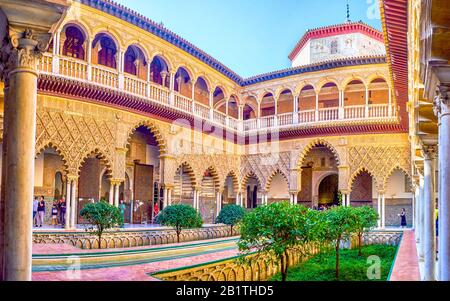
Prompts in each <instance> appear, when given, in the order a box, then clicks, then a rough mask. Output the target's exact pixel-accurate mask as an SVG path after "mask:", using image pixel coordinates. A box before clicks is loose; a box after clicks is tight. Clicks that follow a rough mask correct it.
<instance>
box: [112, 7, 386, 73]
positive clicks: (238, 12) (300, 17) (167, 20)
mask: <svg viewBox="0 0 450 301" xmlns="http://www.w3.org/2000/svg"><path fill="white" fill-rule="evenodd" d="M115 1H116V2H118V3H121V4H123V5H125V6H127V7H129V8H131V9H133V10H136V11H138V12H139V13H141V14H143V15H144V16H147V17H149V18H150V19H152V20H154V21H156V22H158V23H159V22H162V23H163V24H164V26H165V27H166V28H168V29H170V30H171V31H173V32H175V33H177V34H179V35H180V36H182V37H183V38H185V39H186V40H188V41H189V42H191V43H193V44H194V45H196V46H197V47H199V48H200V49H202V50H204V51H205V52H207V53H208V54H210V55H212V56H213V57H214V58H216V59H218V60H219V61H220V62H222V63H223V64H225V65H226V66H228V67H229V68H231V69H232V70H233V71H235V72H237V73H238V74H239V75H241V76H243V77H249V76H253V75H257V74H261V73H266V72H271V71H275V70H280V69H284V68H288V67H290V62H289V59H288V55H289V53H290V52H291V50H292V49H293V48H294V46H295V44H296V43H297V42H298V40H299V39H300V38H301V36H302V35H303V33H304V32H305V31H306V30H307V29H310V28H316V27H321V26H327V25H332V24H338V23H343V22H344V21H345V19H346V4H347V0H115ZM349 3H350V19H351V20H352V21H359V20H362V21H363V22H365V23H367V24H369V25H371V26H373V27H375V28H377V29H381V23H380V18H379V11H378V3H377V0H349Z"/></svg>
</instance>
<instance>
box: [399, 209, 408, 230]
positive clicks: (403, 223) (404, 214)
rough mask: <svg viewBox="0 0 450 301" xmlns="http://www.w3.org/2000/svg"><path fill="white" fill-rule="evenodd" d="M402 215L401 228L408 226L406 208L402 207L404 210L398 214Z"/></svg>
mask: <svg viewBox="0 0 450 301" xmlns="http://www.w3.org/2000/svg"><path fill="white" fill-rule="evenodd" d="M398 216H399V217H400V226H401V228H406V226H407V223H406V210H405V208H402V212H401V213H400V214H399V215H398Z"/></svg>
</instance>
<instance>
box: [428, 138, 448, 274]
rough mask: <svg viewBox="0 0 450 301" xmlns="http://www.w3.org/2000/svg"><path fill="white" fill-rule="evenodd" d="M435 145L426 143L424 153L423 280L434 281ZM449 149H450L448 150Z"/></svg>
mask: <svg viewBox="0 0 450 301" xmlns="http://www.w3.org/2000/svg"><path fill="white" fill-rule="evenodd" d="M436 151H437V147H436V146H435V145H425V146H424V147H423V153H424V157H425V162H424V198H423V201H424V224H423V226H424V234H425V235H424V237H423V241H424V248H425V250H424V255H425V258H424V259H425V267H424V275H423V280H425V281H434V280H436V276H435V264H436V195H435V191H436V187H435V172H436V169H435V165H436ZM447 151H448V150H447Z"/></svg>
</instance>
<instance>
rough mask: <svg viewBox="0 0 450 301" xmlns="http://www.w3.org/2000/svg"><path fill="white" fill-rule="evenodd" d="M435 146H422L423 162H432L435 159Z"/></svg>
mask: <svg viewBox="0 0 450 301" xmlns="http://www.w3.org/2000/svg"><path fill="white" fill-rule="evenodd" d="M437 149H438V148H437V145H436V144H423V145H422V152H423V156H424V157H425V160H433V159H436V155H437Z"/></svg>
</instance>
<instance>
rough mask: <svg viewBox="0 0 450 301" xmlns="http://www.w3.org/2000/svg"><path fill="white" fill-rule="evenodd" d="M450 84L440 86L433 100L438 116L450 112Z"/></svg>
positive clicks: (434, 109)
mask: <svg viewBox="0 0 450 301" xmlns="http://www.w3.org/2000/svg"><path fill="white" fill-rule="evenodd" d="M449 96H450V86H439V87H438V89H437V91H436V96H435V98H434V100H433V111H434V114H435V115H436V116H437V117H442V116H443V115H448V114H450V101H449Z"/></svg>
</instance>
